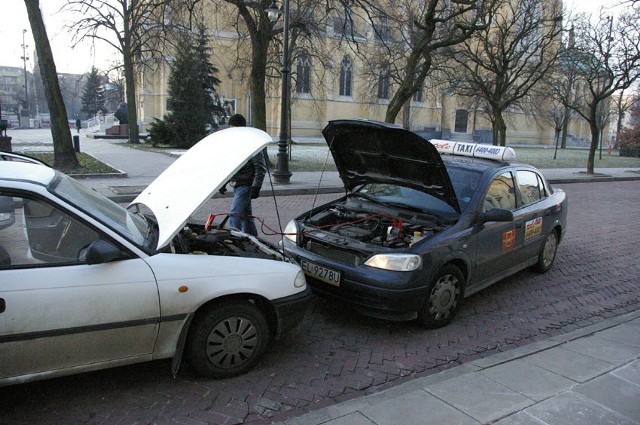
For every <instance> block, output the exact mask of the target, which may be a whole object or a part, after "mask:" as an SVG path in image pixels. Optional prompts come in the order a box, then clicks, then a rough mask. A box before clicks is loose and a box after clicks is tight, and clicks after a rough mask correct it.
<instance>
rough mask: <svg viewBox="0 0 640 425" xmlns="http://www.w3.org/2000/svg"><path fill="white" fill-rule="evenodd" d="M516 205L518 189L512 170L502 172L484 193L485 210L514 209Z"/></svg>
mask: <svg viewBox="0 0 640 425" xmlns="http://www.w3.org/2000/svg"><path fill="white" fill-rule="evenodd" d="M515 207H516V191H515V184H514V182H513V175H512V174H511V172H506V173H502V174H500V175H499V176H497V177H495V178H494V179H493V180H492V181H491V184H490V185H489V188H488V190H487V192H486V193H485V195H484V201H483V204H482V209H483V211H489V210H490V209H492V208H505V209H508V210H513V209H515Z"/></svg>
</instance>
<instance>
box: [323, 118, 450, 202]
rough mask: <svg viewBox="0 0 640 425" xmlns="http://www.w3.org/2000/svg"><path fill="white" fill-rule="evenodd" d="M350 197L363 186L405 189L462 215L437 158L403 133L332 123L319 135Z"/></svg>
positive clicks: (369, 124)
mask: <svg viewBox="0 0 640 425" xmlns="http://www.w3.org/2000/svg"><path fill="white" fill-rule="evenodd" d="M322 134H323V135H324V138H325V140H326V141H327V144H328V145H329V149H330V150H331V154H332V155H333V160H334V161H335V164H336V167H337V168H338V172H339V173H340V178H341V179H342V182H343V183H344V186H345V188H346V189H347V191H348V192H351V191H352V190H353V189H355V188H356V187H358V186H360V185H362V184H365V183H390V184H397V185H402V186H408V187H411V188H413V189H416V190H420V191H423V192H426V193H428V194H430V195H432V196H435V197H437V198H439V199H441V200H443V201H444V202H446V203H447V204H449V205H451V207H452V208H454V209H455V210H456V211H458V212H460V207H459V205H458V200H457V198H456V196H455V192H454V189H453V186H452V184H451V180H450V179H449V174H447V170H446V168H445V165H444V163H443V162H442V158H441V157H440V154H439V153H438V151H437V150H436V148H435V147H434V146H433V145H432V144H431V143H429V142H428V141H427V140H425V139H423V138H422V137H420V136H418V135H417V134H415V133H412V132H410V131H408V130H405V129H404V128H402V127H400V126H397V125H394V124H389V123H383V122H376V121H367V120H336V121H330V122H329V124H328V125H327V126H326V127H325V128H324V130H323V131H322Z"/></svg>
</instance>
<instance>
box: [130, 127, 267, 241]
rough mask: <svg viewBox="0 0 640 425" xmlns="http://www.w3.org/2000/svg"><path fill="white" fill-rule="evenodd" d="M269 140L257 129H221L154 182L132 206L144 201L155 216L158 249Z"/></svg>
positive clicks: (197, 144) (177, 161)
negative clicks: (157, 230)
mask: <svg viewBox="0 0 640 425" xmlns="http://www.w3.org/2000/svg"><path fill="white" fill-rule="evenodd" d="M269 142H271V136H269V135H268V134H267V133H265V132H264V131H262V130H258V129H256V128H250V127H233V128H228V129H225V130H221V131H218V132H216V133H213V134H211V135H209V136H207V137H205V138H204V139H202V140H201V141H199V142H198V143H196V144H195V145H194V146H193V147H192V148H191V149H189V150H188V151H187V152H185V153H184V154H183V155H182V156H180V157H179V158H178V159H177V160H176V161H175V162H174V163H173V164H171V165H170V166H169V167H168V168H167V169H166V170H164V171H163V172H162V174H160V175H159V176H158V177H157V178H156V179H155V180H154V181H152V182H151V184H150V185H149V186H147V188H146V189H145V190H144V191H143V192H142V193H140V195H138V197H137V198H136V199H134V200H133V202H132V203H131V204H130V205H135V204H143V205H145V206H147V207H148V208H149V209H150V210H151V211H152V212H153V214H154V215H155V217H156V219H157V220H158V226H159V228H160V234H159V236H158V245H157V249H160V248H162V247H164V246H165V245H167V244H168V243H169V241H171V239H172V238H173V237H174V236H175V235H176V234H177V233H178V232H179V231H180V230H181V229H182V228H183V227H184V225H185V224H186V223H187V220H188V219H189V217H190V216H191V215H192V214H193V213H194V212H195V211H196V210H197V209H198V208H200V207H201V206H202V204H204V203H205V202H206V201H207V200H208V199H209V198H211V196H212V195H213V194H214V193H215V192H216V191H218V189H220V188H221V187H222V185H224V184H225V183H226V182H227V181H228V180H229V179H230V178H231V177H232V176H233V175H234V174H235V173H236V171H238V170H239V169H240V168H241V167H242V166H243V165H244V164H245V163H246V162H247V161H248V160H249V159H250V158H251V157H253V156H254V155H255V154H257V153H258V152H260V151H261V150H262V149H263V148H264V147H265V146H266V145H267V143H269Z"/></svg>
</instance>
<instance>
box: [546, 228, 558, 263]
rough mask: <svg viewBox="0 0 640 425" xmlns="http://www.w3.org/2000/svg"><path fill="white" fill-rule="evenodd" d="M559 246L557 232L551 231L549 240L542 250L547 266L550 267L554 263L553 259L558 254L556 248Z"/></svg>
mask: <svg viewBox="0 0 640 425" xmlns="http://www.w3.org/2000/svg"><path fill="white" fill-rule="evenodd" d="M557 246H558V238H557V237H556V234H555V232H551V233H550V234H549V236H548V237H547V242H546V243H545V244H544V249H543V251H542V262H543V263H544V266H545V267H549V266H550V265H551V263H553V259H554V258H555V256H556V248H557Z"/></svg>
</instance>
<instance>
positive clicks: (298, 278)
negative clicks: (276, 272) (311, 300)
mask: <svg viewBox="0 0 640 425" xmlns="http://www.w3.org/2000/svg"><path fill="white" fill-rule="evenodd" d="M306 284H307V279H305V277H304V273H303V272H302V270H300V271H299V272H298V275H297V276H296V280H294V281H293V286H295V287H296V288H302V287H304V286H305V285H306Z"/></svg>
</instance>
